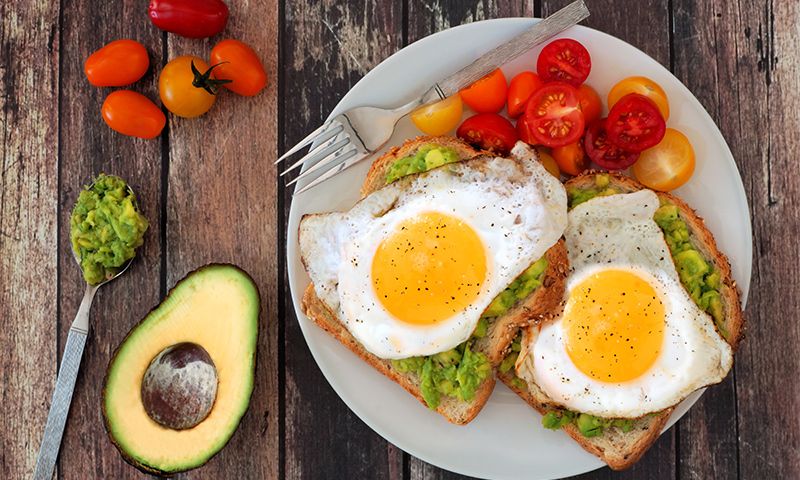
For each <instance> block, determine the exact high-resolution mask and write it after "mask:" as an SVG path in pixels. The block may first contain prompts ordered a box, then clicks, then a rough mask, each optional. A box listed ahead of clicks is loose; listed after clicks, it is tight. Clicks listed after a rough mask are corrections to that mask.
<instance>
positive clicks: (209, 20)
mask: <svg viewBox="0 0 800 480" xmlns="http://www.w3.org/2000/svg"><path fill="white" fill-rule="evenodd" d="M147 13H148V15H149V16H150V21H151V22H153V25H155V26H156V27H158V28H160V29H161V30H164V31H167V32H172V33H177V34H178V35H180V36H182V37H188V38H206V37H212V36H214V35H216V34H218V33H219V32H221V31H222V29H224V28H225V24H226V23H228V6H227V5H225V3H224V2H223V1H222V0H151V1H150V6H149V7H148V8H147Z"/></svg>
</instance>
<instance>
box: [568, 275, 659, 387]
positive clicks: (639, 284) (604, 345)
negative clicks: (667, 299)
mask: <svg viewBox="0 0 800 480" xmlns="http://www.w3.org/2000/svg"><path fill="white" fill-rule="evenodd" d="M562 321H563V328H564V342H565V346H566V349H567V353H568V354H569V357H570V359H572V362H573V363H574V364H575V366H576V367H577V368H578V369H579V370H580V371H581V372H583V373H584V374H586V375H588V376H589V377H591V378H593V379H595V380H599V381H603V382H625V381H628V380H632V379H634V378H637V377H639V376H641V375H642V374H643V373H645V372H646V371H647V370H648V369H649V368H650V367H651V366H652V365H653V363H655V361H656V358H658V355H659V353H660V352H661V346H662V343H663V341H664V324H665V318H664V305H663V303H662V302H661V299H660V297H659V295H658V294H657V293H656V291H655V289H654V288H653V287H652V285H650V283H649V282H647V281H646V280H645V279H644V278H642V277H640V276H639V275H637V274H635V273H633V272H630V271H627V270H603V271H600V272H597V273H595V274H593V275H591V276H590V277H588V278H586V279H585V280H583V281H581V282H580V283H579V284H578V285H576V286H575V287H574V288H573V289H572V290H571V291H570V293H569V299H568V300H567V304H566V306H565V307H564V317H563V320H562Z"/></svg>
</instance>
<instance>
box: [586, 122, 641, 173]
mask: <svg viewBox="0 0 800 480" xmlns="http://www.w3.org/2000/svg"><path fill="white" fill-rule="evenodd" d="M605 124H606V119H605V118H603V119H601V120H597V121H595V122H592V123H591V124H590V125H589V126H588V127H587V128H586V136H585V137H583V148H584V149H586V155H588V156H589V158H590V159H591V160H592V161H593V162H594V163H596V164H598V165H600V166H601V167H603V168H605V169H608V170H622V169H625V168H628V167H630V166H631V165H633V164H634V163H636V160H637V159H638V158H639V154H638V153H634V152H626V151H625V150H623V149H621V148H619V147H618V146H616V145H614V144H613V143H611V142H609V141H608V134H607V132H606V127H605Z"/></svg>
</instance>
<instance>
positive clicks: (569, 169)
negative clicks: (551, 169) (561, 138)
mask: <svg viewBox="0 0 800 480" xmlns="http://www.w3.org/2000/svg"><path fill="white" fill-rule="evenodd" d="M553 158H554V159H555V161H556V163H557V164H558V169H559V170H561V171H562V172H564V173H568V174H569V175H578V174H579V173H581V172H582V171H584V170H586V169H587V168H588V167H589V162H587V161H586V155H584V153H583V147H581V142H575V143H570V144H569V145H564V146H563V147H556V148H554V149H553Z"/></svg>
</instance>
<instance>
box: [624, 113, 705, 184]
mask: <svg viewBox="0 0 800 480" xmlns="http://www.w3.org/2000/svg"><path fill="white" fill-rule="evenodd" d="M694 164H695V156H694V149H693V148H692V144H691V143H690V142H689V139H688V138H686V135H684V134H682V133H681V132H679V131H677V130H674V129H672V128H668V129H667V131H666V133H665V134H664V139H663V140H661V142H660V143H659V144H658V145H656V146H655V147H653V148H649V149H647V150H645V151H644V152H642V155H641V157H639V161H638V162H636V164H634V165H633V175H634V176H635V177H636V179H637V180H639V181H640V182H642V184H643V185H644V186H646V187H648V188H652V189H653V190H661V191H668V190H674V189H676V188H678V187H680V186H681V185H683V184H684V183H686V181H687V180H689V178H691V176H692V173H694Z"/></svg>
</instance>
